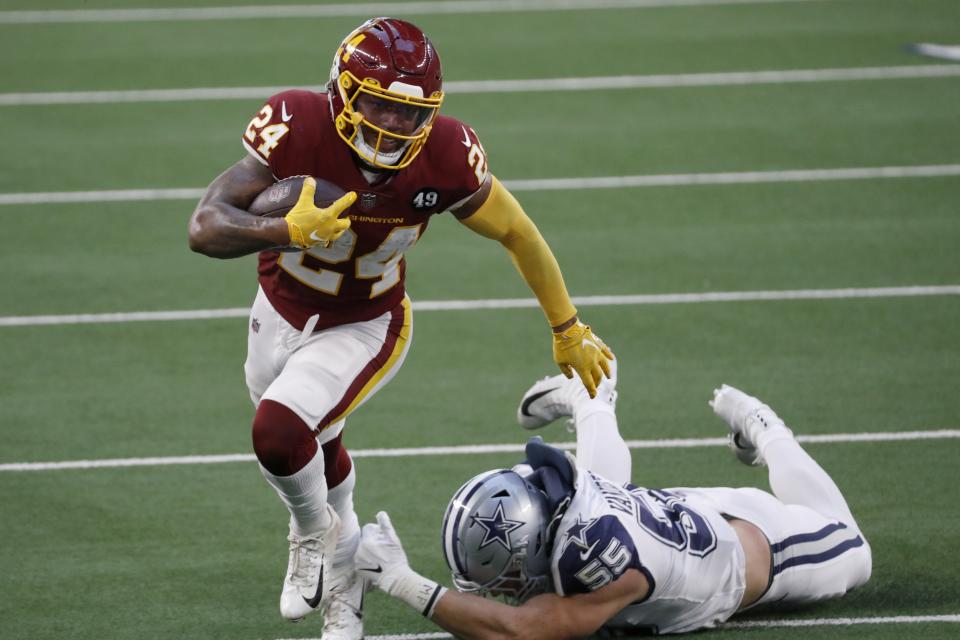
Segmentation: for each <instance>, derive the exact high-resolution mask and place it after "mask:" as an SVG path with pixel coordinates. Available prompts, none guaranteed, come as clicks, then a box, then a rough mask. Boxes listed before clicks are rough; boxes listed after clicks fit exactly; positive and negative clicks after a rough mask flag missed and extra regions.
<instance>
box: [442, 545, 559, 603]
mask: <svg viewBox="0 0 960 640" xmlns="http://www.w3.org/2000/svg"><path fill="white" fill-rule="evenodd" d="M526 556H527V550H526V545H524V548H523V549H520V550H518V551H517V552H515V553H514V555H513V557H512V558H511V559H510V562H509V563H508V564H507V566H506V568H504V570H503V573H501V574H500V575H499V576H497V577H496V578H494V579H493V580H490V581H488V582H487V583H486V584H477V583H476V582H472V581H470V580H468V579H467V578H466V577H464V576H462V575H460V574H458V573H456V572H454V573H453V574H452V576H453V584H454V585H455V586H456V587H457V590H458V591H463V592H465V593H475V594H476V595H478V596H484V597H488V596H489V597H493V598H499V599H501V600H503V601H504V602H506V603H507V604H511V605H520V604H523V603H524V602H526V601H527V600H529V599H530V598H532V597H533V596H537V595H540V594H541V593H546V592H547V591H549V590H550V584H551V583H550V576H549V575H546V574H543V575H537V576H531V575H527V571H526V568H525V566H524V561H525V560H526Z"/></svg>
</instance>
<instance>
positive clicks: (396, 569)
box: [354, 511, 447, 617]
mask: <svg viewBox="0 0 960 640" xmlns="http://www.w3.org/2000/svg"><path fill="white" fill-rule="evenodd" d="M354 563H355V566H356V569H357V573H358V574H360V577H361V578H363V579H364V580H365V581H366V583H367V584H368V585H371V586H374V587H377V588H378V589H381V590H382V591H384V592H385V593H387V594H388V595H391V596H393V597H394V598H397V599H398V600H402V601H403V602H406V603H407V604H408V605H410V606H411V607H413V608H414V609H416V610H417V611H419V612H420V613H421V614H422V615H424V616H427V617H430V616H431V615H432V614H433V609H434V607H436V606H437V602H438V601H439V600H440V598H441V597H442V596H443V594H444V593H445V592H446V591H447V590H446V589H445V588H443V587H441V586H440V585H438V584H437V583H436V582H434V581H433V580H430V579H428V578H424V577H423V576H421V575H420V574H419V573H417V572H416V571H414V570H413V569H411V568H410V563H409V562H408V561H407V554H406V553H405V552H404V551H403V545H402V544H401V543H400V538H399V536H397V532H396V531H395V530H394V528H393V524H392V523H391V522H390V516H388V515H387V512H386V511H381V512H380V513H378V514H377V524H373V523H372V522H371V523H369V524H365V525H363V533H362V536H361V538H360V546H359V547H357V553H356V555H355V556H354Z"/></svg>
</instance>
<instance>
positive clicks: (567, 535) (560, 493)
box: [356, 376, 871, 640]
mask: <svg viewBox="0 0 960 640" xmlns="http://www.w3.org/2000/svg"><path fill="white" fill-rule="evenodd" d="M614 384H615V382H614V380H606V381H604V382H603V383H601V385H600V388H599V389H598V395H597V398H595V399H590V398H589V397H588V396H587V394H586V393H585V392H584V391H583V387H582V386H581V385H580V384H579V383H578V382H576V381H575V380H573V381H572V380H566V379H564V378H563V377H562V376H555V377H553V378H546V379H544V380H542V381H540V382H538V383H537V384H535V385H534V386H533V387H532V388H531V389H530V390H529V391H528V392H527V394H526V395H525V396H524V399H523V403H522V404H521V408H520V413H519V416H520V419H521V423H522V424H523V425H524V426H526V427H528V428H535V427H537V426H540V425H543V424H546V423H548V422H550V421H553V420H555V419H557V418H560V417H564V416H572V417H573V420H574V425H575V428H576V432H577V457H576V458H574V457H573V456H570V455H569V454H564V453H562V452H561V451H560V450H558V449H555V448H553V447H549V446H547V445H545V444H543V443H542V441H540V439H539V438H535V439H532V440H531V441H530V443H528V444H527V449H526V453H527V460H526V462H525V463H523V464H520V465H518V466H516V467H514V468H513V469H495V470H493V471H488V472H486V473H482V474H480V475H478V476H476V477H475V478H473V479H471V480H469V481H468V482H467V483H466V484H464V485H463V486H462V487H461V488H460V489H459V490H458V491H457V493H456V494H455V495H454V497H453V500H451V502H450V505H449V507H448V508H447V512H446V515H445V516H444V520H443V551H444V555H445V556H446V560H447V563H448V564H449V565H450V568H451V570H452V571H453V580H454V584H456V586H457V588H458V589H459V590H460V592H457V591H448V590H447V589H445V588H443V587H441V586H439V585H437V584H436V583H435V582H433V581H431V580H429V579H427V578H424V577H423V576H420V575H419V574H417V573H416V572H414V571H413V570H412V569H411V568H410V566H409V565H408V563H407V559H406V556H405V554H404V551H403V548H402V546H401V544H400V539H399V538H398V537H397V533H396V531H395V530H394V529H393V527H392V526H391V524H390V519H389V517H388V516H387V514H386V513H383V512H381V513H379V514H378V515H377V520H378V523H377V524H368V525H366V526H365V527H364V528H363V537H362V539H361V543H360V548H359V549H358V551H357V556H356V559H357V568H358V570H359V573H360V575H361V576H363V577H364V579H365V580H367V581H368V583H369V584H371V585H374V586H376V587H379V588H380V589H382V590H383V591H385V592H386V593H388V594H390V595H392V596H394V597H396V598H398V599H400V600H402V601H404V602H406V603H407V604H409V605H411V606H412V607H413V608H414V609H416V610H417V611H418V612H420V613H422V614H423V615H425V616H428V617H430V618H431V619H432V620H433V621H434V622H435V623H436V624H438V625H440V626H441V627H443V628H444V629H446V630H448V631H450V632H452V633H454V634H455V635H457V636H458V637H462V638H468V639H470V638H523V639H524V640H535V639H537V638H543V639H546V640H558V639H561V638H580V637H584V636H589V635H590V634H592V633H594V632H595V631H597V630H598V629H600V628H601V627H607V628H612V629H617V628H619V629H646V630H649V631H652V632H654V633H681V632H686V631H694V630H696V629H703V628H709V627H713V626H715V625H717V624H719V623H721V622H723V621H725V620H727V619H728V618H730V617H731V616H732V615H734V614H736V613H737V612H739V611H744V610H746V609H749V608H752V607H756V606H758V605H763V604H768V603H786V604H790V605H795V604H806V603H811V602H816V601H818V600H823V599H826V598H835V597H838V596H841V595H843V594H844V593H846V592H847V591H849V590H851V589H854V588H856V587H858V586H860V585H862V584H864V583H865V582H866V581H867V580H868V579H869V578H870V572H871V554H870V545H869V544H867V541H866V538H865V537H864V536H863V533H862V532H861V531H860V528H859V527H858V526H857V522H856V520H854V518H853V515H852V514H851V513H850V509H849V508H848V506H847V503H846V501H845V500H844V498H843V495H842V494H841V493H840V490H839V489H838V488H837V486H836V485H835V484H834V482H833V480H831V479H830V476H828V475H827V474H826V472H825V471H824V470H823V469H822V468H820V466H819V465H818V464H817V463H816V462H815V461H814V460H813V458H811V457H810V456H809V455H808V454H807V453H806V452H805V451H804V450H803V449H802V448H801V447H800V445H799V444H798V443H797V441H796V440H795V439H794V437H793V433H792V432H791V431H790V429H788V428H787V427H786V425H784V423H783V421H782V420H781V419H780V418H779V417H777V415H776V414H775V413H774V412H773V410H771V409H770V408H769V407H768V406H766V405H765V404H763V403H762V402H761V401H760V400H758V399H756V398H754V397H752V396H749V395H747V394H745V393H743V392H741V391H739V390H737V389H735V388H733V387H729V386H726V385H723V386H722V387H721V388H720V389H718V390H716V391H714V397H713V400H712V401H711V402H710V405H711V406H712V407H713V410H714V412H716V414H717V415H718V416H720V417H721V418H722V419H723V420H724V421H725V422H726V423H727V424H728V425H729V428H730V444H731V447H732V448H733V449H734V451H735V452H736V454H737V457H738V458H740V459H741V460H742V461H744V462H746V463H748V464H765V465H766V466H767V468H768V471H769V481H770V486H771V488H772V490H773V495H771V494H770V493H767V492H766V491H762V490H760V489H754V488H741V489H729V488H673V489H647V488H643V487H636V486H633V485H631V484H628V481H629V479H630V455H629V451H628V450H627V448H626V446H625V445H624V442H623V440H622V439H621V437H620V435H619V432H618V429H617V422H616V416H615V414H614V401H615V398H616V392H615V390H614ZM475 594H476V595H475ZM478 595H490V596H501V597H503V598H504V599H505V600H506V601H507V602H508V603H510V604H513V605H517V606H510V604H504V603H502V602H498V601H496V600H493V599H488V598H481V597H477V596H478Z"/></svg>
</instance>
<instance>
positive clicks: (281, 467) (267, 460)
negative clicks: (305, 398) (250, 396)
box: [253, 400, 318, 476]
mask: <svg viewBox="0 0 960 640" xmlns="http://www.w3.org/2000/svg"><path fill="white" fill-rule="evenodd" d="M317 449H318V447H317V440H316V435H315V434H314V432H313V430H312V429H310V427H309V426H308V425H307V423H305V422H304V421H303V420H301V419H300V416H298V415H297V414H296V413H294V412H293V411H291V410H290V409H289V408H288V407H286V406H284V405H282V404H280V403H279V402H274V401H273V400H263V401H262V402H261V403H260V406H258V407H257V412H256V414H255V415H254V418H253V451H254V453H256V455H257V460H259V461H260V464H262V465H263V467H264V468H265V469H266V470H267V471H269V472H270V473H272V474H273V475H275V476H289V475H292V474H294V473H296V472H297V471H299V470H300V469H302V468H303V467H304V466H306V464H307V463H308V462H310V460H312V459H313V457H314V456H315V455H316V453H317Z"/></svg>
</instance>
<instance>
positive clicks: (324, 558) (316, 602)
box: [280, 505, 340, 622]
mask: <svg viewBox="0 0 960 640" xmlns="http://www.w3.org/2000/svg"><path fill="white" fill-rule="evenodd" d="M327 513H328V514H329V515H330V526H329V527H328V528H327V530H326V531H322V532H318V533H317V534H316V535H309V536H298V535H295V534H294V533H293V532H291V533H290V535H289V536H287V540H288V541H289V542H290V559H289V562H288V563H287V575H286V577H285V578H284V579H283V591H282V592H280V615H282V616H283V617H284V618H286V619H287V620H290V621H291V622H299V621H300V620H303V619H304V618H305V617H307V616H308V615H310V614H311V613H313V612H314V611H317V610H318V609H319V607H320V604H321V603H322V602H324V601H325V600H327V599H328V598H329V596H330V580H329V579H326V580H325V579H324V578H325V577H328V576H329V575H330V571H331V565H332V564H333V551H334V549H335V548H336V546H337V538H338V537H339V535H340V517H339V516H338V515H337V512H336V511H334V510H333V508H332V507H331V506H330V505H327Z"/></svg>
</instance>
